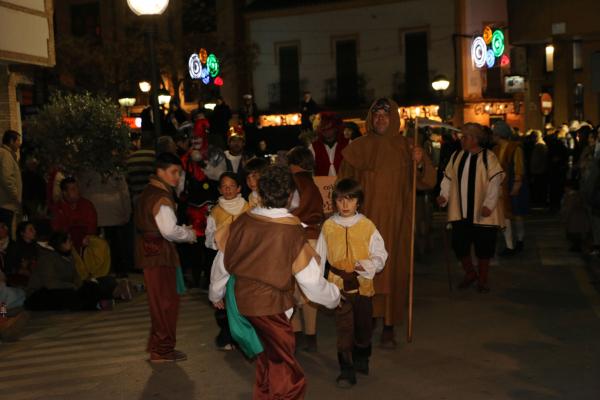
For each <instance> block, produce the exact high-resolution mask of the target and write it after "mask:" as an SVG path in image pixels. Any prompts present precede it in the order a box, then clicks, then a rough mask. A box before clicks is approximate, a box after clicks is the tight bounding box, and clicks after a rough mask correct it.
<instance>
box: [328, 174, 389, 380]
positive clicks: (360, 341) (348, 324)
mask: <svg viewBox="0 0 600 400" xmlns="http://www.w3.org/2000/svg"><path fill="white" fill-rule="evenodd" d="M332 197H333V204H334V207H335V210H336V213H335V214H334V215H333V216H332V217H331V218H329V219H328V220H327V221H325V223H324V224H323V229H322V231H321V234H320V235H319V240H318V242H317V252H318V253H319V256H320V257H321V270H324V268H325V260H327V261H329V263H330V264H331V267H330V268H329V272H328V274H327V278H328V280H329V282H332V283H334V284H335V285H336V286H337V287H338V288H339V289H340V292H341V293H342V296H343V299H344V301H343V302H342V305H341V306H340V307H339V308H338V309H336V311H335V325H336V330H337V351H338V353H337V354H338V361H339V363H340V369H341V373H340V375H339V376H338V377H337V379H336V383H337V385H338V386H339V387H350V386H352V385H355V384H356V372H359V373H361V374H365V375H368V374H369V358H370V357H371V337H372V335H373V301H372V298H373V295H374V294H375V289H374V286H373V278H374V277H375V274H376V273H378V272H381V271H382V270H383V267H384V266H385V261H386V260H387V256H388V253H387V251H386V250H385V246H384V243H383V238H382V237H381V234H380V233H379V231H378V230H377V228H376V227H375V224H373V222H371V220H369V219H368V218H367V217H365V216H364V215H362V214H360V213H359V212H358V209H359V207H360V206H361V205H362V201H363V198H364V192H363V189H362V188H361V186H360V184H359V183H358V182H356V181H355V180H352V179H342V180H340V181H339V182H338V183H337V184H336V185H335V188H334V189H333V196H332Z"/></svg>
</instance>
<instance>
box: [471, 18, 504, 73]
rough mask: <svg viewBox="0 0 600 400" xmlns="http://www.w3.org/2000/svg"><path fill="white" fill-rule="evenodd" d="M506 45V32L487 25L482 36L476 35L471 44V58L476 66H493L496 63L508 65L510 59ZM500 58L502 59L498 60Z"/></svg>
mask: <svg viewBox="0 0 600 400" xmlns="http://www.w3.org/2000/svg"><path fill="white" fill-rule="evenodd" d="M505 49H506V45H505V43H504V33H503V32H502V30H500V29H496V30H493V29H492V28H491V27H489V26H486V27H485V28H484V29H483V34H482V36H476V37H475V39H473V43H472V44H471V60H472V61H473V64H474V65H475V67H476V68H484V67H486V66H487V68H493V67H494V66H495V65H498V64H499V65H500V66H503V67H504V66H506V65H509V64H510V59H509V58H508V56H507V55H505V54H504V50H505ZM496 58H499V59H500V60H496Z"/></svg>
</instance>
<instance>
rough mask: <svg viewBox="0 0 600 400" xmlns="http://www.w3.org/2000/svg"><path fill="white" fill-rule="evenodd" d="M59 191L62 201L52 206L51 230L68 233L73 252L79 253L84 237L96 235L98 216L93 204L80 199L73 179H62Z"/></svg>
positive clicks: (75, 181)
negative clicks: (73, 248)
mask: <svg viewBox="0 0 600 400" xmlns="http://www.w3.org/2000/svg"><path fill="white" fill-rule="evenodd" d="M60 190H61V192H62V199H61V200H60V201H59V202H58V203H57V204H56V205H55V206H54V209H53V212H52V220H51V223H52V230H53V231H55V232H64V233H68V234H69V235H70V236H71V240H72V241H73V245H74V246H75V251H77V252H80V251H81V248H82V247H83V245H84V241H85V239H86V237H87V236H88V235H95V234H96V233H97V230H98V214H97V213H96V208H95V207H94V204H92V202H91V201H89V200H88V199H85V198H83V197H81V193H80V191H79V184H78V183H77V180H75V178H73V177H67V178H65V179H63V180H62V181H61V182H60Z"/></svg>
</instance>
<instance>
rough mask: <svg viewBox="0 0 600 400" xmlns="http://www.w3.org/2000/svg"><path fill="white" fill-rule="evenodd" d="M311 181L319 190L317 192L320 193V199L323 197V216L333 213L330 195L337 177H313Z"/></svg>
mask: <svg viewBox="0 0 600 400" xmlns="http://www.w3.org/2000/svg"><path fill="white" fill-rule="evenodd" d="M313 179H314V181H315V184H316V185H317V187H318V188H319V192H321V197H323V212H324V213H325V215H329V214H331V213H333V205H332V203H331V193H332V192H333V186H334V185H335V181H336V179H337V176H315V177H314V178H313Z"/></svg>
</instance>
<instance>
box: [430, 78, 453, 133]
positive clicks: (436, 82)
mask: <svg viewBox="0 0 600 400" xmlns="http://www.w3.org/2000/svg"><path fill="white" fill-rule="evenodd" d="M431 87H432V88H433V90H435V92H436V93H437V95H438V97H439V99H440V108H439V111H438V115H439V116H440V117H441V118H442V121H444V122H445V121H446V119H448V113H449V110H448V108H449V106H448V103H447V102H446V101H445V99H444V94H445V91H446V90H447V89H448V88H449V87H450V80H448V78H446V77H445V76H444V75H437V76H435V77H434V78H433V80H432V81H431Z"/></svg>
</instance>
